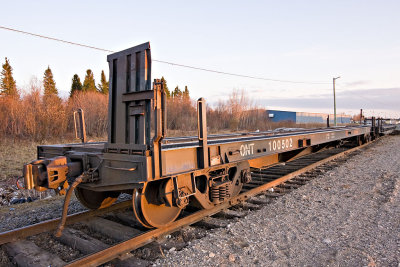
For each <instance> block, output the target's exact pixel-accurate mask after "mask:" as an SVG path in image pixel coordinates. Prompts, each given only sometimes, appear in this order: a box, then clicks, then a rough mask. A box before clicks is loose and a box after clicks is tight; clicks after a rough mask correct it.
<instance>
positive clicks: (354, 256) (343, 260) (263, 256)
mask: <svg viewBox="0 0 400 267" xmlns="http://www.w3.org/2000/svg"><path fill="white" fill-rule="evenodd" d="M399 162H400V136H387V137H384V138H381V139H380V140H378V141H377V142H376V143H374V144H372V145H371V146H369V147H367V148H366V149H365V150H364V151H363V152H361V153H359V154H358V155H355V156H354V157H352V158H350V159H349V160H347V161H346V162H345V163H344V164H343V165H341V166H339V167H337V168H334V169H332V170H330V171H327V172H326V173H324V174H322V175H320V176H318V177H317V178H316V179H314V180H312V181H311V182H309V183H307V184H306V185H304V186H302V187H300V188H299V189H296V190H293V191H292V192H291V193H289V194H287V195H285V196H282V197H280V198H278V199H277V200H276V201H274V202H273V203H272V204H269V205H265V206H264V207H263V208H262V209H260V210H258V211H253V212H251V213H249V214H248V215H247V216H246V217H244V218H242V219H240V220H237V221H236V222H232V223H230V224H229V225H228V227H227V228H225V229H215V230H212V231H210V233H209V234H208V235H207V236H206V237H204V238H201V239H198V240H195V241H192V242H191V244H190V245H188V246H187V247H185V248H183V249H182V250H180V251H177V250H174V251H171V252H168V253H167V254H166V255H165V256H166V257H165V258H162V259H158V260H157V261H155V263H154V265H162V266H165V265H167V266H231V265H234V266H260V265H262V266H396V267H397V266H400V265H399V262H400V194H399V191H400V179H399V172H400V164H399Z"/></svg>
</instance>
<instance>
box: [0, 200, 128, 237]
mask: <svg viewBox="0 0 400 267" xmlns="http://www.w3.org/2000/svg"><path fill="white" fill-rule="evenodd" d="M131 206H132V201H131V200H126V201H122V202H119V203H116V204H114V205H112V206H110V207H107V208H104V209H98V210H89V211H81V212H79V213H75V214H71V215H68V217H67V222H66V225H70V224H73V223H77V222H80V221H83V220H86V219H89V218H91V217H94V216H98V215H102V214H105V213H108V212H111V211H116V210H120V209H125V208H128V207H131ZM60 219H61V218H55V219H51V220H47V221H44V222H40V223H36V224H32V225H29V226H25V227H21V228H18V229H14V230H9V231H6V232H2V233H0V245H2V244H5V243H9V242H15V241H18V240H21V239H24V238H27V237H29V236H33V235H37V234H40V233H44V232H48V231H50V230H54V229H56V228H57V226H58V224H59V223H60Z"/></svg>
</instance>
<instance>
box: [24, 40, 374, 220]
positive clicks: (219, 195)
mask: <svg viewBox="0 0 400 267" xmlns="http://www.w3.org/2000/svg"><path fill="white" fill-rule="evenodd" d="M107 61H108V63H109V70H110V73H109V77H110V79H109V81H110V90H109V105H108V108H109V110H108V119H109V126H108V140H107V142H86V138H85V133H84V120H83V116H82V114H83V113H82V112H81V111H80V112H79V113H77V114H76V118H77V125H79V127H78V129H79V131H78V132H79V136H80V137H81V139H82V141H83V142H82V143H75V144H60V145H42V146H39V147H38V149H37V157H38V159H37V160H35V161H33V162H31V163H29V164H26V165H25V166H24V169H23V170H24V182H25V187H26V188H27V189H36V190H39V191H43V190H48V189H54V190H56V191H57V192H59V193H61V194H66V206H67V205H68V200H69V198H70V197H71V194H72V191H74V192H75V194H76V197H77V198H78V200H79V201H80V202H81V203H82V204H83V205H84V206H85V207H87V208H89V209H101V208H105V207H108V206H110V205H112V204H113V203H114V202H115V201H116V200H117V198H118V196H119V195H120V194H121V193H128V194H131V195H132V207H133V216H135V217H136V219H137V221H138V222H140V223H141V224H142V225H143V226H144V227H148V228H154V227H156V228H160V227H164V226H167V225H169V224H171V223H172V222H174V220H176V218H177V217H178V216H179V215H180V213H181V211H182V210H183V209H185V208H186V207H187V206H192V207H196V208H198V209H210V208H212V207H214V206H215V205H219V204H221V203H223V202H225V201H229V199H230V198H231V197H233V196H236V195H238V194H239V193H240V191H241V189H242V186H243V184H245V183H248V182H250V180H251V170H252V168H260V167H265V166H272V165H275V164H278V163H282V162H286V161H289V160H293V159H295V158H298V157H301V156H303V155H306V154H309V153H314V152H316V151H319V150H321V149H324V148H327V147H329V146H338V145H340V144H342V143H344V142H353V143H356V144H362V143H365V142H368V141H370V140H371V139H373V138H376V136H377V135H378V134H379V129H378V127H377V126H376V125H375V124H376V123H375V120H374V121H373V123H372V124H371V125H357V126H348V127H329V128H321V129H309V130H298V131H291V132H273V131H266V132H248V133H239V134H238V133H235V134H224V135H207V122H206V105H205V100H204V99H202V98H201V99H199V100H198V101H197V107H198V111H197V117H198V135H197V136H195V137H182V138H167V137H166V119H167V118H166V116H167V110H166V96H165V92H164V88H163V87H162V86H163V85H162V83H161V81H160V80H157V79H156V80H154V81H153V82H152V80H151V66H152V61H151V50H150V43H144V44H141V45H138V46H135V47H132V48H129V49H126V50H123V51H120V52H117V53H114V54H111V55H109V56H108V57H107ZM64 211H65V209H64ZM65 215H66V212H64V217H65Z"/></svg>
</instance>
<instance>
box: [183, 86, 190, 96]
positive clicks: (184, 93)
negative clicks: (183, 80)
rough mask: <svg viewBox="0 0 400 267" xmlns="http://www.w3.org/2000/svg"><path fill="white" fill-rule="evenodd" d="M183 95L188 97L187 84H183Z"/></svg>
mask: <svg viewBox="0 0 400 267" xmlns="http://www.w3.org/2000/svg"><path fill="white" fill-rule="evenodd" d="M182 94H183V97H184V98H189V89H188V87H187V85H185V90H183V93H182Z"/></svg>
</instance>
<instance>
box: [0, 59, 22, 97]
mask: <svg viewBox="0 0 400 267" xmlns="http://www.w3.org/2000/svg"><path fill="white" fill-rule="evenodd" d="M2 66H3V69H2V71H1V75H0V95H5V96H13V97H19V95H18V90H17V84H16V82H15V80H14V78H13V76H12V71H13V69H12V67H11V65H10V62H9V61H8V59H7V58H6V62H5V63H4V64H3V65H2Z"/></svg>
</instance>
